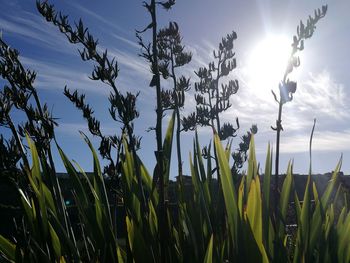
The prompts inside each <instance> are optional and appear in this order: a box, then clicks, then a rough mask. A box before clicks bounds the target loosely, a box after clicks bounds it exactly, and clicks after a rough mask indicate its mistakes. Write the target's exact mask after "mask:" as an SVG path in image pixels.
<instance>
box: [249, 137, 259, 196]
mask: <svg viewBox="0 0 350 263" xmlns="http://www.w3.org/2000/svg"><path fill="white" fill-rule="evenodd" d="M257 174H258V164H257V161H256V156H255V143H254V134H252V135H251V137H250V143H249V158H248V171H247V188H246V193H248V191H249V187H250V182H251V181H252V179H253V178H255V176H256V175H257Z"/></svg>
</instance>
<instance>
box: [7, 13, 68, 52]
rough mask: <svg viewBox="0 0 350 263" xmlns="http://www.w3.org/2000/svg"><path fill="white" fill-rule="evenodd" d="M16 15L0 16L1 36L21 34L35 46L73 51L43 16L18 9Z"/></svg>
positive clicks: (60, 50)
mask: <svg viewBox="0 0 350 263" xmlns="http://www.w3.org/2000/svg"><path fill="white" fill-rule="evenodd" d="M18 12H19V14H17V15H16V16H11V15H8V16H7V15H5V16H4V17H5V19H3V18H0V25H1V26H0V29H2V30H3V37H4V38H5V39H6V35H8V34H14V35H15V36H21V37H23V38H24V39H25V41H26V42H30V43H34V44H35V45H36V46H40V47H44V48H49V49H51V50H54V51H56V52H60V53H65V54H73V53H74V52H75V51H74V49H73V48H72V45H70V44H69V43H68V41H67V40H65V39H64V38H65V37H64V36H61V34H60V33H59V31H58V29H57V28H55V26H53V25H51V24H49V23H47V22H46V21H45V20H44V18H42V17H39V16H38V15H34V14H32V13H30V12H24V11H21V10H19V11H18Z"/></svg>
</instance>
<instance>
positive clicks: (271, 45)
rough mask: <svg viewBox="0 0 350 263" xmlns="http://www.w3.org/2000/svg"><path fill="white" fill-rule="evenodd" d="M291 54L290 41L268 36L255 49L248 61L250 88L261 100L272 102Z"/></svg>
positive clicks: (284, 38) (280, 37) (282, 37)
mask: <svg viewBox="0 0 350 263" xmlns="http://www.w3.org/2000/svg"><path fill="white" fill-rule="evenodd" d="M290 52H291V44H290V39H289V38H287V37H285V36H268V37H266V38H265V39H264V40H262V41H261V42H260V43H258V45H256V47H255V48H254V49H253V51H252V53H251V54H250V57H249V60H248V74H249V83H248V84H249V87H250V88H252V89H254V93H255V94H256V95H257V96H259V97H260V98H261V99H266V100H271V89H273V90H276V89H277V87H278V83H279V82H280V81H281V80H282V78H283V74H284V71H285V68H286V65H287V61H288V57H289V55H290Z"/></svg>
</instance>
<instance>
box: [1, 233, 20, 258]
mask: <svg viewBox="0 0 350 263" xmlns="http://www.w3.org/2000/svg"><path fill="white" fill-rule="evenodd" d="M0 252H1V253H2V254H4V255H5V256H6V258H7V259H9V260H11V261H13V262H14V261H15V259H16V245H15V244H13V243H11V242H10V241H8V240H7V239H6V238H4V237H3V236H2V235H0Z"/></svg>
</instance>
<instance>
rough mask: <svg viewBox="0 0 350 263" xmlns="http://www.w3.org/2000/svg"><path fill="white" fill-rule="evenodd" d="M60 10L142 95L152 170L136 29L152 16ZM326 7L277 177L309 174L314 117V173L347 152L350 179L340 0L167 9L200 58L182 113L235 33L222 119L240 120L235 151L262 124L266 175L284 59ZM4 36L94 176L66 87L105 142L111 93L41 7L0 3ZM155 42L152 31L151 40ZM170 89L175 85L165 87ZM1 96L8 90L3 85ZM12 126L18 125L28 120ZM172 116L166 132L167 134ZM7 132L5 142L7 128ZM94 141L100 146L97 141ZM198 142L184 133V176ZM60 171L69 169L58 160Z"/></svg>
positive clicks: (120, 6) (112, 127)
mask: <svg viewBox="0 0 350 263" xmlns="http://www.w3.org/2000/svg"><path fill="white" fill-rule="evenodd" d="M49 2H50V3H52V4H54V5H55V8H56V10H59V11H62V12H63V13H64V14H68V15H69V19H70V22H71V23H73V22H74V21H78V20H79V18H81V19H82V20H83V22H84V25H85V26H87V27H88V28H89V30H90V32H91V33H92V34H93V36H94V37H95V38H97V39H99V43H100V48H102V49H105V48H107V49H108V52H109V54H110V56H111V57H115V58H116V59H117V61H118V63H119V68H120V72H119V77H118V79H117V86H118V88H119V89H120V91H121V92H127V91H131V92H138V91H139V92H140V95H139V99H138V104H137V107H138V109H139V111H140V118H139V119H138V120H137V121H136V123H135V133H136V134H137V135H140V136H142V146H141V147H142V148H141V150H140V151H139V154H140V155H141V157H142V159H143V160H144V162H145V164H146V167H148V169H149V171H152V170H153V167H154V164H155V157H154V154H153V152H154V150H155V149H156V141H155V134H154V132H147V131H146V130H147V129H148V128H149V127H150V126H155V120H156V114H155V105H156V94H155V90H154V89H152V88H150V87H149V86H148V84H149V82H150V79H151V77H152V74H151V73H150V70H149V66H148V65H147V63H146V62H145V61H144V60H143V58H141V57H139V56H138V54H139V53H140V47H139V46H138V44H137V40H136V37H135V29H138V30H140V29H143V28H144V27H145V26H147V25H148V24H149V22H150V21H149V19H150V18H149V16H148V14H147V13H146V11H145V9H144V7H142V1H136V0H133V1H122V0H113V1H112V0H101V1H83V0H76V1H68V0H60V1H52V0H51V1H49ZM324 4H328V12H327V15H326V17H325V18H323V19H322V20H321V21H319V23H318V24H317V28H316V31H315V33H314V35H313V37H312V38H311V39H307V40H306V41H305V49H304V50H303V51H302V52H301V53H300V60H301V65H300V67H299V68H298V69H297V70H296V71H295V72H294V73H293V75H292V76H291V80H293V81H297V83H298V87H297V91H296V93H295V95H294V99H293V101H292V102H289V103H287V104H285V106H284V109H283V118H282V119H283V120H282V124H283V128H284V131H283V132H282V133H281V163H280V167H281V168H280V171H281V172H283V171H285V170H286V168H287V163H288V161H289V160H293V161H294V172H295V173H307V172H308V167H309V155H308V148H309V137H310V133H311V129H312V125H313V119H314V118H316V119H317V124H316V129H315V134H314V138H313V146H312V149H313V150H312V153H313V160H312V165H313V172H314V173H325V172H329V171H332V170H333V169H334V168H335V166H336V164H337V162H338V160H339V159H340V156H341V154H343V166H342V171H343V172H344V173H346V174H350V125H349V121H350V106H349V103H348V99H347V98H348V96H349V95H350V90H349V86H350V74H349V68H350V60H349V58H350V50H349V48H348V47H349V46H350V37H349V35H348V30H349V28H350V20H349V19H348V18H347V17H348V14H347V13H348V11H349V10H350V2H349V1H347V0H338V1H329V2H325V1H320V0H310V1H302V0H297V1H291V0H289V1H287V0H279V1H277V0H270V1H268V0H261V1H258V0H255V1H253V0H236V1H232V0H231V1H230V0H219V1H209V0H206V1H204V0H192V1H183V0H182V1H181V0H178V1H177V3H176V5H175V6H174V7H173V8H172V9H171V10H170V11H168V12H167V11H165V10H162V9H159V10H158V13H157V15H158V25H159V27H164V26H167V25H168V24H169V22H170V21H176V22H177V23H178V25H179V28H180V31H181V35H182V37H183V44H185V46H186V48H187V50H188V51H191V52H192V54H193V58H192V61H191V63H190V64H189V65H187V66H186V67H184V68H183V69H182V70H181V72H182V73H183V74H184V75H185V76H187V77H191V86H192V90H191V91H190V92H189V93H188V95H187V97H186V106H185V108H184V111H183V115H185V116H186V115H187V114H188V113H190V112H191V111H193V109H194V107H195V101H194V97H193V95H194V83H195V81H197V77H196V75H195V74H194V71H196V70H198V68H199V67H201V66H205V65H207V64H208V63H209V62H211V61H212V60H213V57H212V54H213V53H212V52H213V50H214V49H216V48H217V46H218V43H219V42H220V40H221V38H222V37H223V36H225V35H226V34H227V33H230V32H232V31H235V32H236V33H237V36H238V38H237V40H236V41H235V43H234V45H235V49H234V50H235V53H236V59H237V68H236V69H235V70H234V71H233V73H232V74H231V75H230V78H232V79H238V81H239V91H238V92H237V94H236V95H234V96H233V97H232V100H231V103H232V107H231V108H230V109H229V110H228V111H227V112H226V113H225V114H223V116H222V119H223V120H225V121H233V120H234V119H235V118H236V117H238V118H239V121H240V124H241V128H240V130H239V131H238V136H237V138H235V139H234V141H233V149H235V148H237V147H238V143H239V141H240V139H239V137H240V136H242V135H243V134H244V133H245V132H246V131H247V130H248V129H249V128H250V127H251V125H252V124H257V126H258V130H259V131H258V134H257V135H256V136H255V142H256V151H257V158H258V161H259V162H260V163H261V167H262V168H263V167H264V160H265V154H266V149H267V145H268V143H271V145H272V146H273V147H275V136H276V135H275V133H274V131H272V130H271V125H275V120H276V118H277V110H278V105H277V104H276V103H275V102H274V99H273V96H272V94H271V89H273V90H274V91H275V92H276V93H277V92H278V83H279V81H280V80H281V78H282V77H283V71H284V61H285V58H287V57H288V54H289V53H290V48H291V47H290V44H291V42H292V37H293V35H294V34H296V26H297V25H298V24H299V22H300V20H303V21H306V19H307V17H308V15H309V14H313V11H314V9H315V8H320V7H321V6H322V5H324ZM0 5H1V10H0V30H2V36H3V39H4V40H5V41H6V42H7V43H8V44H10V46H11V47H14V48H16V49H18V50H19V51H20V59H21V61H22V62H23V64H24V65H25V67H27V68H30V69H32V70H35V71H36V72H37V79H36V82H35V87H36V88H37V89H38V92H39V96H40V98H41V100H42V102H46V103H47V104H48V105H49V106H50V108H51V109H52V112H53V115H54V117H56V118H58V122H59V127H58V128H57V129H56V136H57V140H58V142H59V144H60V145H61V147H62V148H63V149H64V150H65V152H66V153H67V155H68V156H69V157H70V158H71V159H74V160H76V161H77V162H78V163H80V164H81V166H82V167H83V168H84V169H85V170H86V171H90V170H92V159H91V158H92V157H91V155H90V154H89V151H88V148H87V145H85V143H84V142H83V140H82V138H81V137H80V135H79V133H78V130H82V131H84V132H87V124H86V122H85V121H84V119H83V118H82V115H81V113H80V112H79V111H78V110H77V109H75V107H74V106H73V105H72V103H71V102H70V101H68V99H67V98H66V97H65V96H64V95H63V88H64V87H65V86H67V87H68V88H70V89H71V90H74V89H78V90H79V91H80V92H83V93H85V94H86V100H87V102H88V103H89V104H90V105H91V106H92V107H93V108H94V110H95V115H96V117H97V118H98V119H99V120H100V121H101V123H102V130H103V132H104V133H106V134H113V133H120V128H119V126H118V124H117V123H115V122H113V121H112V119H111V118H110V116H109V114H108V94H109V92H110V90H109V88H108V86H106V85H104V84H103V83H100V82H96V81H92V80H90V79H89V75H90V74H91V72H92V70H93V64H92V63H89V62H83V61H81V59H80V56H79V53H78V48H79V47H78V46H77V45H72V44H70V43H69V42H68V40H67V39H66V38H65V36H64V35H62V34H61V33H60V32H59V31H58V29H57V28H55V27H54V26H53V25H51V24H49V23H47V22H46V21H45V20H44V18H43V17H41V16H40V14H39V13H38V11H37V10H36V4H35V1H31V0H30V1H23V0H21V1H20V0H12V1H5V0H0ZM148 34H149V33H148ZM163 85H164V86H165V87H167V86H168V85H169V84H168V83H166V82H163ZM1 88H3V87H1ZM13 118H14V119H15V120H16V121H17V122H20V121H21V115H20V114H18V113H14V116H13ZM166 121H167V118H165V121H164V126H166ZM0 133H1V134H6V131H5V129H4V128H3V127H0ZM199 134H200V142H201V145H206V144H207V143H208V142H209V141H210V140H211V139H212V134H211V131H210V129H207V128H201V129H199ZM89 137H90V138H91V139H92V140H93V141H94V143H95V145H96V146H97V141H96V140H95V139H94V138H92V136H91V135H89ZM193 137H194V134H193V133H191V132H189V133H183V134H182V140H183V145H184V147H183V159H184V170H185V173H188V171H189V169H188V163H189V161H188V160H189V157H188V156H189V153H190V151H192V148H191V146H192V141H193ZM173 155H174V159H173V161H172V174H173V176H174V175H175V174H176V168H175V167H176V154H175V151H174V152H173ZM54 156H55V158H56V159H57V162H56V163H57V169H58V170H59V171H61V172H62V171H64V168H63V165H62V164H61V162H60V160H59V157H58V155H57V152H55V154H54Z"/></svg>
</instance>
